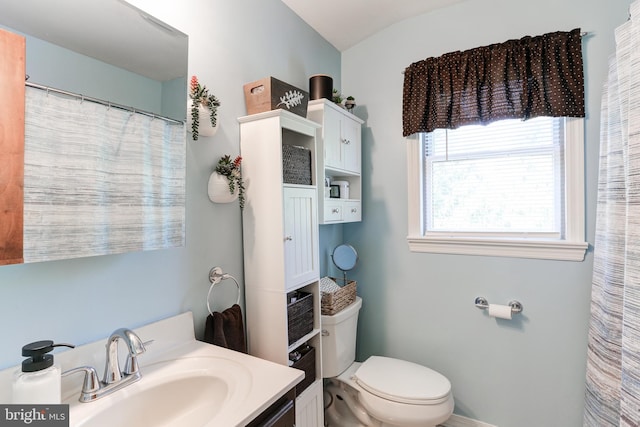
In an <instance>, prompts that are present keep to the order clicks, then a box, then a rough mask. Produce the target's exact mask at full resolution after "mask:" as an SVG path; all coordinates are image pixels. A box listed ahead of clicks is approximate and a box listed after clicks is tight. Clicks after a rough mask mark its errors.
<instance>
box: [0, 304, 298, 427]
mask: <svg viewBox="0 0 640 427" xmlns="http://www.w3.org/2000/svg"><path fill="white" fill-rule="evenodd" d="M133 331H134V332H136V334H138V336H139V337H140V338H141V339H142V341H143V342H147V341H151V340H153V342H152V343H150V344H148V345H147V351H146V352H145V353H144V354H142V355H141V356H139V360H138V361H139V364H140V371H141V373H142V379H141V380H140V381H139V383H140V384H142V383H143V381H144V378H145V377H144V375H145V367H148V370H150V371H151V370H153V369H154V366H158V365H162V364H161V363H160V364H159V362H164V361H172V360H175V359H189V358H203V357H206V358H211V360H212V363H215V360H216V359H215V358H220V359H226V360H230V361H233V363H235V364H238V365H241V367H242V370H243V371H244V372H245V373H248V374H249V376H250V381H251V385H250V387H249V389H248V392H247V393H246V394H245V395H243V397H242V401H241V402H229V405H230V406H232V407H233V410H229V411H226V410H225V411H221V413H220V414H219V415H218V416H217V417H216V418H215V419H214V420H212V421H215V423H214V424H215V425H217V426H225V427H232V426H244V425H246V424H247V423H249V422H250V421H251V420H253V419H254V418H255V417H256V416H257V415H259V414H260V413H262V412H263V411H264V410H265V409H267V408H268V407H269V406H270V405H271V404H272V403H274V402H275V401H276V400H278V398H280V397H281V396H282V395H284V394H285V393H286V392H287V391H289V390H290V389H291V388H292V387H293V386H294V385H296V384H297V383H298V382H300V381H301V380H302V378H303V377H304V373H303V372H302V371H300V370H297V369H292V368H289V367H286V366H283V365H279V364H276V363H273V362H270V361H267V360H263V359H258V358H256V357H253V356H249V355H247V354H244V353H239V352H236V351H233V350H228V349H225V348H222V347H218V346H214V345H211V344H208V343H204V342H200V341H197V340H196V339H195V335H194V332H193V316H192V314H191V312H187V313H183V314H180V315H178V316H174V317H171V318H168V319H164V320H161V321H158V322H155V323H151V324H149V325H146V326H143V327H141V328H137V329H133ZM105 343H106V337H105V338H104V339H103V340H99V341H96V342H94V343H91V344H86V345H83V346H80V347H76V348H75V349H73V350H68V351H63V352H60V353H56V354H55V360H56V363H58V364H59V365H61V368H62V370H63V371H65V370H68V369H71V368H75V367H78V366H83V365H89V366H93V367H95V368H96V369H97V371H98V374H99V375H100V376H101V374H102V371H103V369H104V364H105ZM25 344H26V343H25ZM121 347H123V346H121ZM205 360H206V359H205ZM17 369H18V367H13V368H9V369H5V370H3V371H0V402H2V403H10V402H11V383H12V379H11V377H12V375H13V374H14V372H15V371H16V370H17ZM82 377H83V376H82V375H71V376H68V377H65V378H63V382H62V399H63V403H68V404H70V405H71V409H72V410H71V417H70V418H71V419H70V422H71V426H73V425H74V419H73V414H74V408H76V407H77V408H79V409H80V410H81V411H82V412H85V411H97V410H100V409H101V408H102V407H103V406H104V405H108V404H109V400H110V399H109V397H110V396H106V397H104V398H101V399H98V400H97V401H95V402H90V403H80V402H78V401H77V398H78V396H79V391H80V388H81V383H82V379H83V378H82ZM136 384H138V383H134V384H132V385H131V386H128V387H135V386H136ZM126 390H127V387H125V388H123V389H122V390H120V391H117V392H115V393H114V395H115V394H116V393H119V392H126ZM226 404H227V403H225V405H226ZM77 405H81V406H77Z"/></svg>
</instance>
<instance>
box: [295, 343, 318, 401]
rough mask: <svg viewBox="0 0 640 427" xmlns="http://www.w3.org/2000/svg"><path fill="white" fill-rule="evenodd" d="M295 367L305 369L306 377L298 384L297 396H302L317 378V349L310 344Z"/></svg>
mask: <svg viewBox="0 0 640 427" xmlns="http://www.w3.org/2000/svg"><path fill="white" fill-rule="evenodd" d="M293 367H294V368H296V369H300V370H303V371H304V379H303V380H302V381H301V382H299V383H298V385H297V386H296V396H300V394H301V393H302V392H303V391H304V390H305V389H306V388H307V387H309V386H310V385H311V384H312V383H313V382H314V381H315V380H316V349H315V348H313V347H311V346H308V347H307V348H306V349H305V352H304V353H303V354H302V357H301V358H300V360H298V361H296V362H294V363H293Z"/></svg>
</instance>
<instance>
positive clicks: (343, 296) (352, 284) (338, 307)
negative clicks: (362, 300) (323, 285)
mask: <svg viewBox="0 0 640 427" xmlns="http://www.w3.org/2000/svg"><path fill="white" fill-rule="evenodd" d="M332 279H333V280H335V281H337V279H334V278H333V277H332ZM356 286H357V283H356V281H355V280H349V281H348V282H347V284H346V285H344V286H342V287H341V288H340V289H338V290H337V291H335V292H322V299H321V300H320V312H321V313H322V314H323V315H325V316H333V315H334V314H336V313H338V312H339V311H342V310H343V309H344V308H345V307H347V306H348V305H349V304H351V303H352V302H354V301H355V300H356Z"/></svg>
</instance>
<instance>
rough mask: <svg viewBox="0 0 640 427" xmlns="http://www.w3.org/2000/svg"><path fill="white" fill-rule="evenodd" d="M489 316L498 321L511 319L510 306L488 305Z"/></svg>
mask: <svg viewBox="0 0 640 427" xmlns="http://www.w3.org/2000/svg"><path fill="white" fill-rule="evenodd" d="M489 316H491V317H497V318H498V319H511V306H510V305H500V304H489Z"/></svg>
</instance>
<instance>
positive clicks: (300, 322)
mask: <svg viewBox="0 0 640 427" xmlns="http://www.w3.org/2000/svg"><path fill="white" fill-rule="evenodd" d="M287 298H288V301H291V300H292V299H293V298H295V301H294V302H288V303H287V320H288V326H289V331H288V332H289V334H288V336H289V345H291V344H293V343H294V342H296V341H298V340H299V339H300V338H302V337H303V336H305V335H306V334H308V333H309V332H311V331H312V330H313V294H311V293H307V292H300V291H295V292H291V293H289V294H287Z"/></svg>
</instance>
